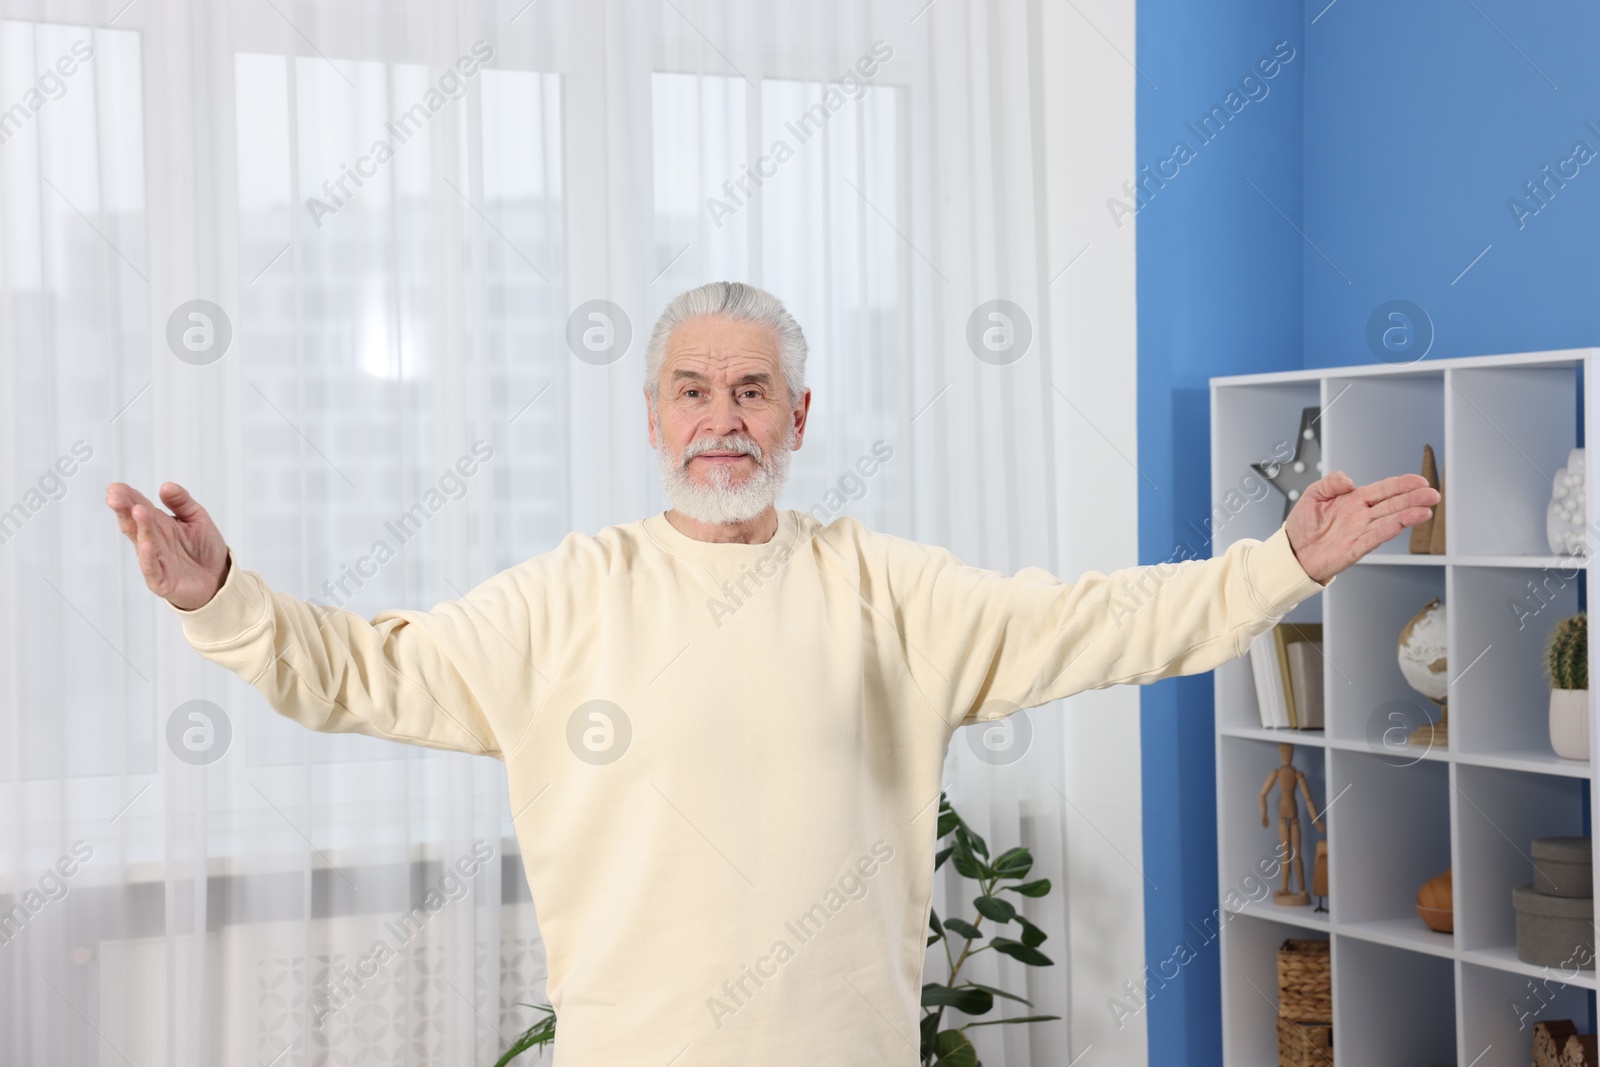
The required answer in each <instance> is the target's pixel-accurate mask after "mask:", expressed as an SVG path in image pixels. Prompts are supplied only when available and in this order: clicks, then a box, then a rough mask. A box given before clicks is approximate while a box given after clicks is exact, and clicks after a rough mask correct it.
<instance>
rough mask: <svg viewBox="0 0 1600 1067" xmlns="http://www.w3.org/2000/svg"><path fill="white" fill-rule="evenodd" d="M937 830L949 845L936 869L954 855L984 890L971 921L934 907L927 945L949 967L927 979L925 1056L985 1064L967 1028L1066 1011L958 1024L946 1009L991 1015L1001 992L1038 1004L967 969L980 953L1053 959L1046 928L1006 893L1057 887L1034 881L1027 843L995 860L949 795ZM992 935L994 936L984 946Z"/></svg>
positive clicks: (940, 1063) (942, 1062)
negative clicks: (964, 972) (940, 979)
mask: <svg viewBox="0 0 1600 1067" xmlns="http://www.w3.org/2000/svg"><path fill="white" fill-rule="evenodd" d="M938 837H939V840H941V841H943V840H945V839H946V838H948V839H949V844H947V845H945V846H944V847H943V848H941V849H940V850H939V852H938V853H937V855H935V857H934V861H933V869H934V870H936V871H937V870H938V869H939V868H940V867H942V866H944V864H945V861H947V860H948V861H949V862H950V864H951V865H952V866H953V867H954V868H955V871H956V873H957V874H959V875H960V876H961V877H963V878H968V879H971V880H972V881H974V882H977V883H978V895H977V896H976V897H974V898H973V901H972V907H973V909H974V910H975V911H976V912H977V913H978V914H977V918H975V919H974V920H972V921H970V922H969V921H967V920H966V919H960V918H954V917H952V918H947V919H945V920H944V921H943V922H940V920H939V916H938V913H937V912H934V911H933V910H932V909H930V910H929V912H928V928H929V930H930V931H932V932H931V933H930V934H929V935H928V947H929V948H930V949H931V948H932V947H933V946H934V945H935V944H940V945H942V946H943V948H944V958H945V964H946V967H947V970H946V975H945V981H944V983H943V984H942V985H941V984H940V983H937V982H927V983H925V984H924V985H923V987H922V1010H923V1015H922V1062H923V1065H924V1067H982V1061H981V1060H979V1059H978V1053H977V1050H976V1049H974V1048H973V1047H972V1042H971V1040H970V1039H968V1037H967V1035H966V1031H967V1030H970V1029H972V1028H973V1027H975V1026H998V1025H1007V1024H1015V1023H1033V1022H1044V1021H1046V1020H1049V1019H1059V1018H1060V1016H1059V1015H1019V1016H1015V1017H1013V1018H1010V1019H974V1020H972V1021H970V1022H963V1023H959V1024H956V1025H951V1024H950V1023H949V1021H948V1020H946V1019H945V1012H946V1010H950V1011H954V1012H959V1013H961V1014H962V1015H971V1016H981V1015H987V1014H989V1012H991V1011H992V1010H994V1004H995V998H996V997H1003V998H1005V999H1006V1000H1014V1001H1016V1002H1018V1003H1019V1004H1024V1005H1027V1006H1029V1007H1032V1005H1031V1004H1030V1003H1029V1002H1028V1001H1027V1000H1025V999H1023V998H1022V997H1019V996H1017V995H1016V994H1015V993H1008V992H1006V991H1005V990H1004V989H997V988H995V987H994V986H989V985H984V984H983V983H981V982H974V981H972V980H970V979H965V978H962V976H961V969H962V967H963V966H965V965H966V963H967V961H968V960H970V959H972V957H973V956H976V955H977V954H978V953H980V952H989V951H994V952H999V953H1001V954H1002V955H1006V956H1010V957H1011V958H1012V959H1014V960H1018V961H1019V962H1022V963H1025V964H1027V965H1028V966H1029V967H1050V966H1053V962H1052V961H1051V959H1050V957H1048V956H1046V955H1045V954H1044V953H1043V952H1040V951H1039V946H1040V945H1041V944H1043V943H1044V940H1045V937H1046V935H1045V932H1044V931H1043V930H1041V929H1039V927H1037V926H1035V925H1034V924H1033V923H1031V922H1029V921H1028V920H1027V919H1026V918H1024V917H1023V915H1022V914H1021V913H1020V912H1019V911H1018V910H1017V908H1016V905H1014V904H1013V903H1012V902H1011V901H1010V900H1009V899H1006V898H1005V897H1002V896H1000V895H999V894H1000V893H1001V892H1010V893H1016V894H1018V895H1019V896H1024V897H1042V896H1044V895H1045V894H1047V893H1049V892H1050V880H1049V879H1048V878H1039V879H1035V880H1034V881H1031V882H1030V881H1028V880H1027V879H1028V871H1029V870H1031V869H1032V868H1033V856H1032V854H1030V853H1029V852H1028V850H1027V849H1025V848H1022V847H1017V848H1010V849H1007V850H1006V851H1004V852H1002V853H1000V854H999V855H998V856H995V857H993V858H992V859H991V858H990V856H989V846H988V844H987V843H985V841H984V840H983V838H982V837H980V836H978V834H977V833H975V832H974V831H973V829H972V828H971V827H970V826H968V825H967V824H966V822H965V821H963V820H962V818H961V816H960V815H959V814H957V813H956V810H955V808H953V807H951V806H950V801H949V798H947V797H946V796H945V795H944V794H940V796H939V828H938ZM985 919H988V920H989V921H990V922H992V923H993V924H994V927H995V928H994V930H993V931H992V932H988V933H986V932H985V931H984V930H983V929H981V927H982V925H983V921H984V920H985ZM1012 923H1015V924H1016V926H1017V929H1016V931H1015V933H1016V935H1017V936H1016V937H1009V936H1006V935H1008V934H1010V933H1012V932H1013V931H1012V930H1011V929H1010V925H1011V924H1012ZM985 937H987V938H988V941H989V943H988V944H986V945H979V944H978V943H979V942H980V941H982V940H983V939H984V938H985ZM957 938H959V939H960V944H959V947H957V940H956V939H957ZM974 946H976V947H974Z"/></svg>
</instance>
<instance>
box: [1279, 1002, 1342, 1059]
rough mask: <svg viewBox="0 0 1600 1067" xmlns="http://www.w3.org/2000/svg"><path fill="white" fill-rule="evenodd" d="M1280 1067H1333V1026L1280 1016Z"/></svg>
mask: <svg viewBox="0 0 1600 1067" xmlns="http://www.w3.org/2000/svg"><path fill="white" fill-rule="evenodd" d="M1278 1067H1333V1024H1332V1023H1297V1022H1294V1021H1292V1020H1290V1019H1285V1018H1284V1017H1283V1016H1281V1015H1280V1016H1278Z"/></svg>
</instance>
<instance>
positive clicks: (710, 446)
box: [681, 437, 761, 467]
mask: <svg viewBox="0 0 1600 1067" xmlns="http://www.w3.org/2000/svg"><path fill="white" fill-rule="evenodd" d="M702 452H741V453H743V454H744V455H747V456H750V457H752V458H754V459H755V461H756V462H757V463H760V462H761V446H760V445H758V444H756V442H755V441H754V440H753V439H751V438H748V437H705V438H701V439H700V440H698V441H692V442H690V443H689V445H688V446H687V447H686V448H684V450H683V454H682V456H681V460H682V465H683V466H685V467H687V466H688V465H689V461H690V460H691V459H693V458H694V457H696V456H698V455H700V454H701V453H702Z"/></svg>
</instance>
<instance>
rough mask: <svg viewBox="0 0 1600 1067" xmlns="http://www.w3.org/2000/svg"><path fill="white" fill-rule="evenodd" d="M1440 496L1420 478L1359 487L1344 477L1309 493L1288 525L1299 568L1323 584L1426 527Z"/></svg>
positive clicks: (1323, 481) (1335, 476) (1337, 474)
mask: <svg viewBox="0 0 1600 1067" xmlns="http://www.w3.org/2000/svg"><path fill="white" fill-rule="evenodd" d="M1439 499H1440V498H1439V490H1437V489H1435V488H1433V487H1432V486H1430V485H1429V484H1428V479H1426V478H1424V477H1423V476H1422V475H1420V474H1400V475H1396V476H1395V477H1393V478H1384V479H1382V480H1381V481H1376V482H1371V483H1369V484H1367V485H1362V486H1358V485H1356V483H1355V482H1353V481H1351V480H1350V476H1349V475H1348V474H1346V473H1345V472H1344V471H1334V472H1333V473H1331V474H1329V475H1326V476H1325V477H1322V478H1319V479H1318V480H1317V481H1315V482H1312V483H1311V485H1309V486H1307V487H1306V491H1305V493H1304V494H1303V495H1302V496H1301V497H1300V499H1299V500H1297V501H1295V505H1294V509H1293V510H1292V511H1290V512H1289V518H1288V519H1287V520H1286V521H1285V522H1284V526H1285V527H1286V528H1287V533H1288V535H1289V547H1290V548H1292V549H1294V554H1295V557H1296V558H1297V559H1298V560H1299V561H1300V566H1301V567H1302V568H1303V569H1304V570H1305V572H1306V573H1307V574H1309V575H1310V576H1311V577H1312V578H1314V579H1316V580H1317V581H1319V582H1322V583H1323V584H1327V581H1328V579H1330V578H1332V577H1333V576H1334V575H1335V574H1338V573H1339V572H1340V571H1342V570H1344V569H1345V568H1346V567H1349V566H1350V565H1352V564H1353V563H1355V562H1356V560H1358V559H1360V558H1361V557H1362V556H1365V555H1366V554H1367V553H1368V552H1371V551H1372V550H1373V549H1375V548H1377V547H1378V546H1379V545H1381V544H1383V543H1384V542H1385V541H1388V540H1390V539H1391V538H1393V537H1394V536H1395V535H1396V534H1398V533H1399V532H1400V531H1401V530H1404V529H1405V528H1406V527H1408V526H1415V525H1416V524H1417V523H1419V522H1426V521H1427V520H1428V519H1429V517H1431V516H1432V515H1433V505H1435V504H1437V503H1438V502H1439Z"/></svg>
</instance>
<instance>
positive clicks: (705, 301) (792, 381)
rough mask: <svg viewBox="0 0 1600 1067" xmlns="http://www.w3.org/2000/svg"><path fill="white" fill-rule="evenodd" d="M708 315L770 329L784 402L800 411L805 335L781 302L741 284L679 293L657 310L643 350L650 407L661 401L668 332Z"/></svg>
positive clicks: (715, 284)
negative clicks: (785, 394) (775, 341)
mask: <svg viewBox="0 0 1600 1067" xmlns="http://www.w3.org/2000/svg"><path fill="white" fill-rule="evenodd" d="M707 315H720V316H722V317H724V318H729V319H736V320H738V321H741V322H753V323H756V324H758V325H761V326H768V327H771V329H772V331H773V332H774V333H776V334H777V335H778V365H779V367H781V368H782V370H783V381H784V385H785V386H786V387H787V388H788V390H789V403H790V405H791V406H792V408H793V409H794V410H795V411H799V410H800V401H801V397H802V395H803V394H804V393H805V391H806V335H805V334H804V333H803V332H802V331H801V329H800V324H799V323H798V322H796V321H794V316H792V315H790V314H789V310H788V309H787V308H785V307H784V306H783V301H781V300H779V299H778V298H777V297H775V296H773V295H772V294H771V293H769V292H767V291H766V290H765V289H762V288H759V287H758V286H754V285H748V284H746V283H744V282H708V283H706V284H705V285H702V286H699V287H698V288H695V289H689V290H687V291H685V292H682V293H679V294H678V295H677V296H675V297H673V298H672V300H671V301H670V302H669V303H668V304H667V306H666V308H665V309H663V310H662V312H661V317H660V318H659V319H657V320H656V325H655V328H654V329H653V330H651V331H650V343H649V344H648V345H647V346H646V347H645V351H644V387H645V391H646V392H647V393H648V394H649V395H650V401H651V403H655V402H656V401H657V400H659V399H660V388H661V363H662V360H664V359H665V358H666V354H667V340H668V339H669V338H670V337H671V336H672V331H673V330H675V329H677V328H678V327H679V326H680V325H682V324H683V323H685V322H687V321H688V320H690V319H695V318H701V317H703V316H707Z"/></svg>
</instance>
